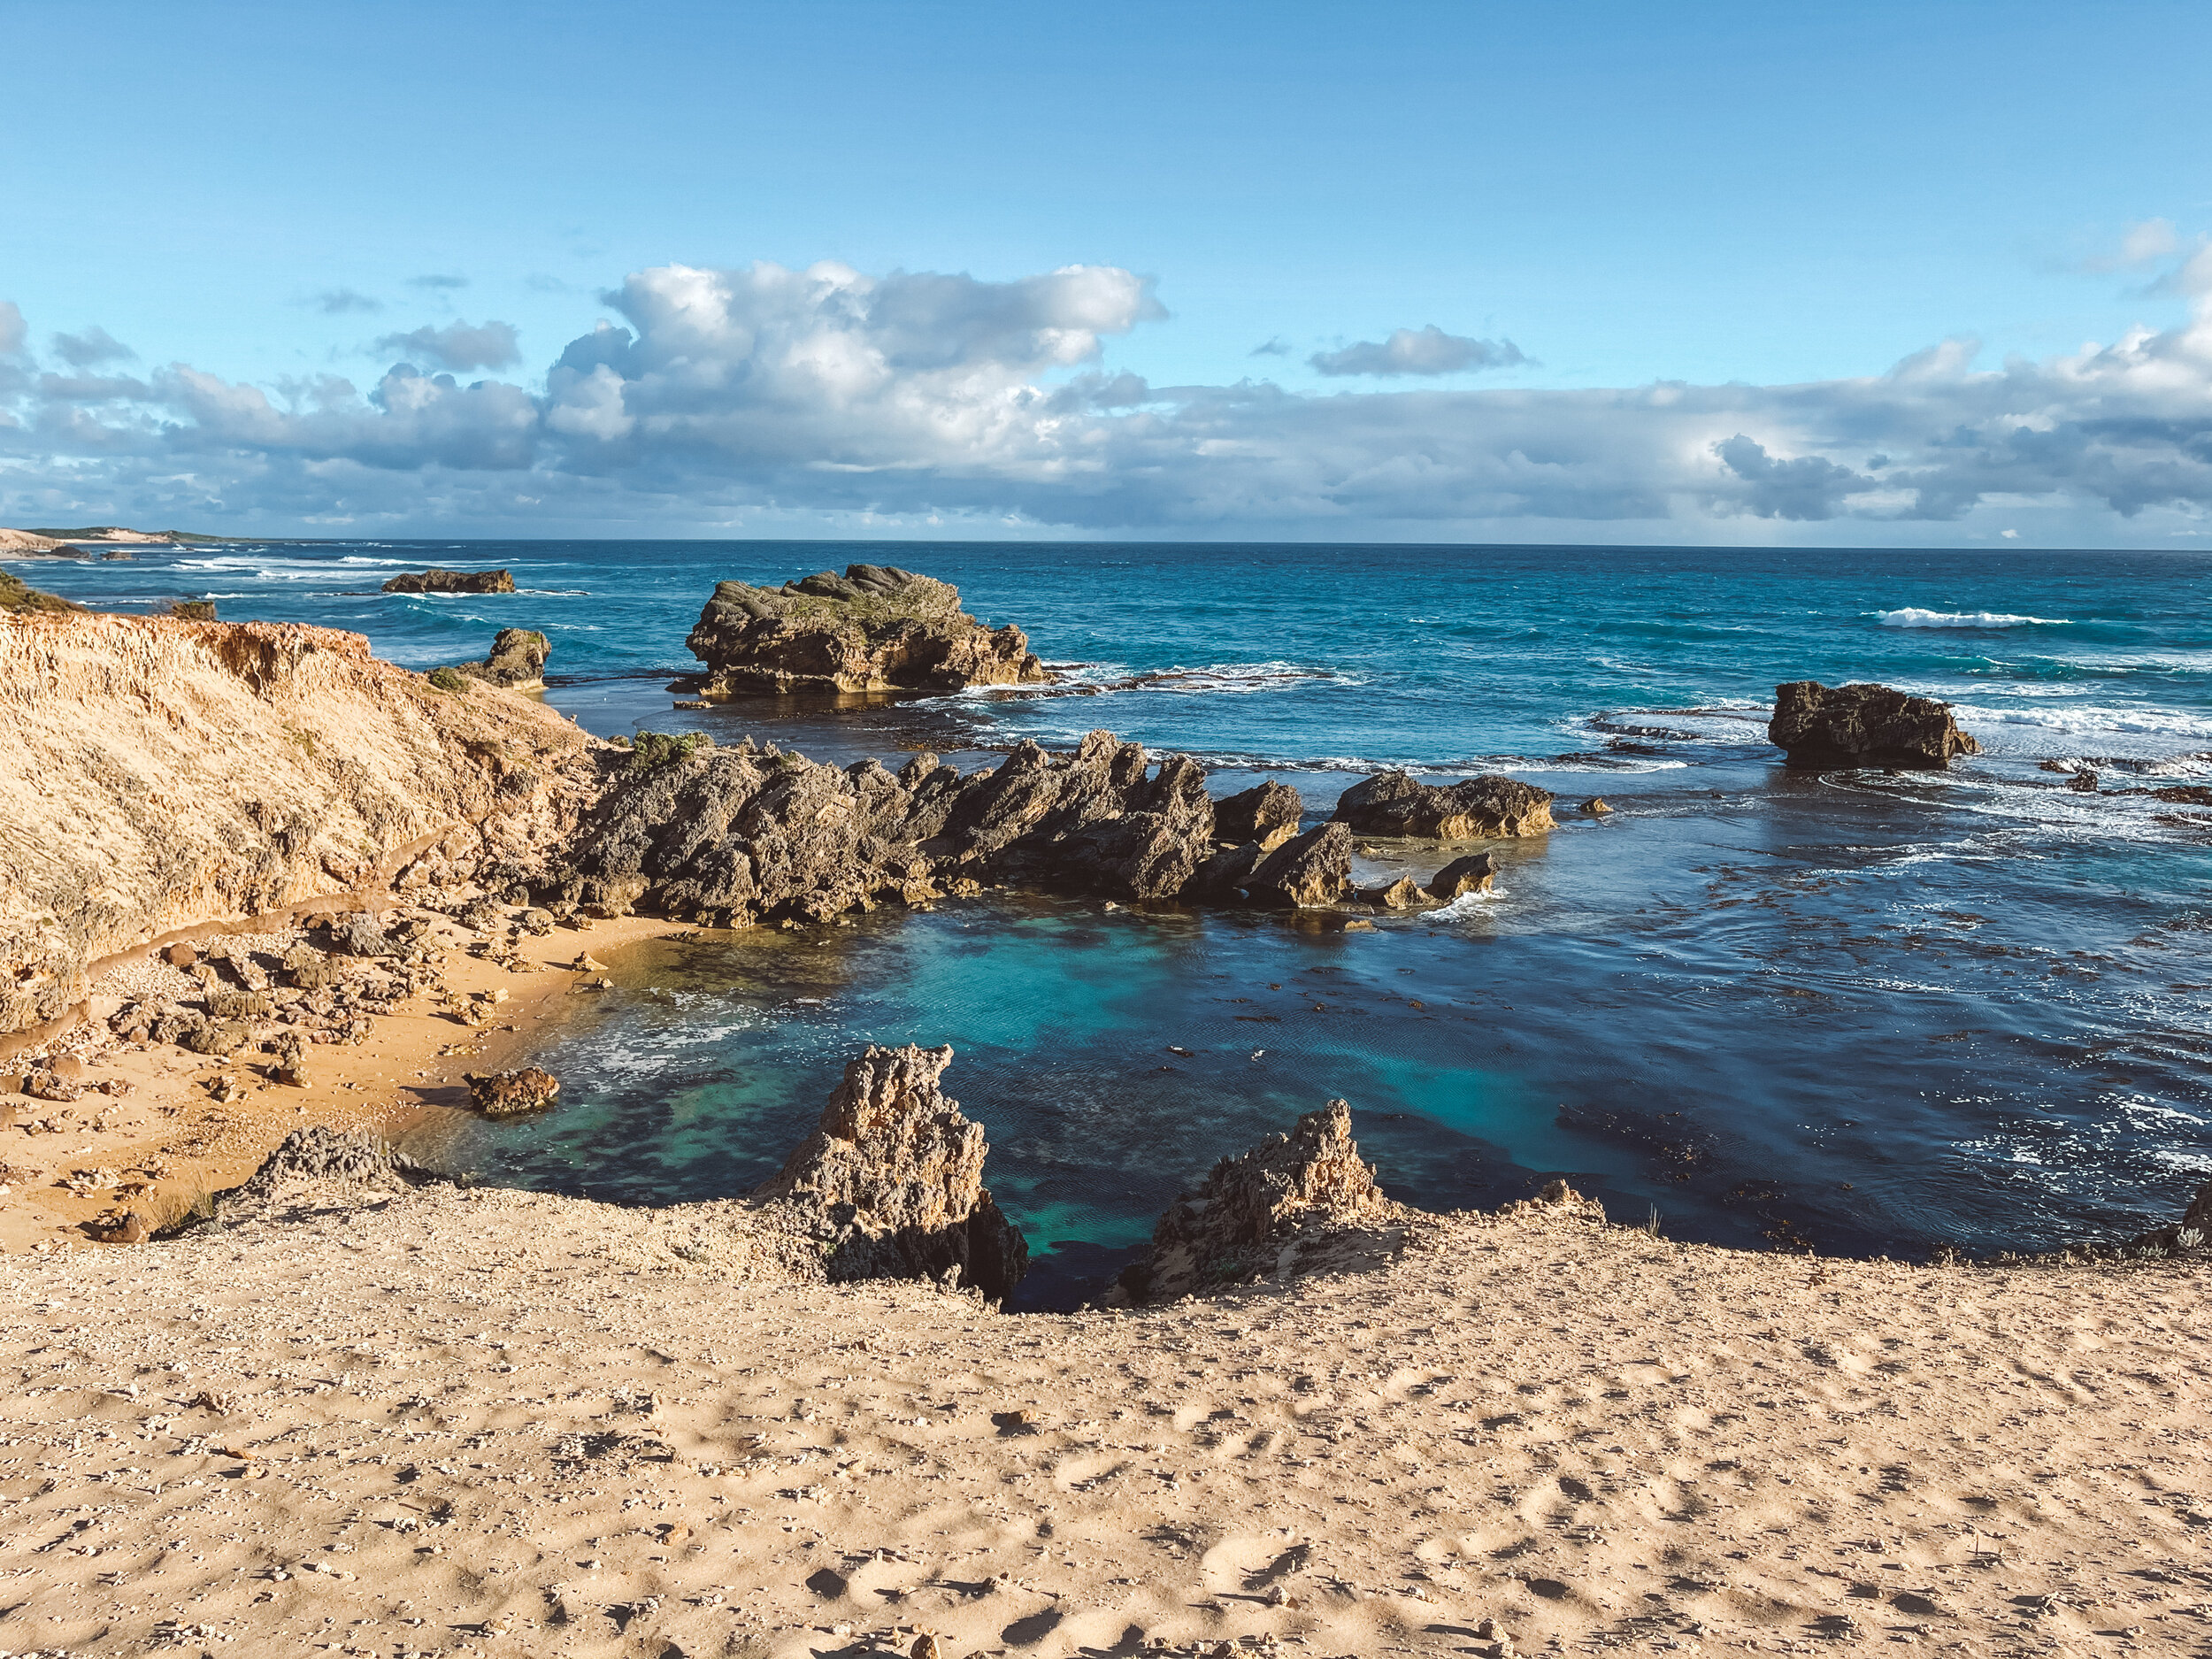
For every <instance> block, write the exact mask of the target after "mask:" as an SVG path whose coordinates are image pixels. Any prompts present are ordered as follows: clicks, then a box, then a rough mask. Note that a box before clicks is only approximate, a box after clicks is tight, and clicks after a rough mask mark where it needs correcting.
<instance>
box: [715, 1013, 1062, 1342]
mask: <svg viewBox="0 0 2212 1659" xmlns="http://www.w3.org/2000/svg"><path fill="white" fill-rule="evenodd" d="M950 1064H952V1049H951V1048H950V1047H949V1046H947V1047H944V1048H919V1047H917V1046H914V1045H911V1044H910V1045H909V1046H907V1047H906V1048H875V1047H873V1046H871V1047H870V1048H869V1049H868V1052H867V1053H865V1054H864V1055H863V1056H860V1058H858V1059H857V1060H855V1061H853V1062H852V1063H851V1064H849V1065H848V1066H846V1068H845V1079H844V1081H843V1082H842V1083H841V1084H839V1085H838V1087H837V1092H836V1093H835V1094H832V1095H831V1096H830V1099H829V1104H828V1105H827V1106H826V1107H825V1108H824V1109H823V1112H822V1121H821V1125H820V1126H819V1127H818V1128H817V1129H816V1130H815V1132H814V1133H813V1134H812V1135H811V1136H810V1137H809V1138H808V1139H807V1141H805V1143H804V1144H803V1145H802V1146H801V1147H800V1148H798V1149H797V1150H796V1151H795V1152H793V1153H792V1155H791V1156H790V1158H789V1160H788V1161H787V1162H786V1164H784V1166H783V1170H782V1172H781V1173H780V1174H778V1175H777V1176H776V1177H775V1178H774V1179H772V1180H769V1181H766V1182H764V1183H763V1184H762V1185H761V1186H760V1187H757V1188H756V1189H755V1190H754V1193H753V1196H754V1197H756V1198H758V1199H764V1200H766V1201H768V1202H773V1203H780V1204H787V1205H792V1206H795V1207H796V1208H798V1209H799V1210H803V1211H806V1212H809V1214H810V1217H811V1218H812V1220H813V1223H814V1227H815V1230H816V1232H817V1233H818V1235H819V1236H820V1237H822V1239H823V1240H824V1259H825V1263H826V1266H827V1268H828V1271H829V1276H830V1278H831V1279H832V1280H833V1281H844V1280H850V1279H937V1280H941V1281H942V1280H949V1279H950V1280H956V1281H957V1282H958V1283H959V1284H961V1285H963V1286H972V1287H974V1288H975V1289H977V1290H979V1291H980V1292H982V1294H984V1295H986V1296H987V1297H989V1298H991V1299H993V1300H994V1301H996V1300H1001V1299H1003V1298H1004V1297H1005V1296H1006V1295H1007V1294H1009V1293H1010V1292H1011V1291H1012V1290H1013V1288H1014V1286H1016V1285H1018V1284H1019V1283H1020V1282H1021V1279H1022V1275H1023V1274H1024V1273H1025V1272H1027V1271H1028V1270H1029V1245H1028V1242H1027V1240H1025V1239H1024V1238H1023V1237H1022V1235H1021V1233H1020V1232H1019V1231H1018V1229H1017V1228H1016V1227H1015V1226H1014V1224H1013V1223H1012V1222H1010V1221H1009V1220H1007V1218H1006V1217H1005V1215H1004V1214H1003V1213H1002V1211H1001V1210H1000V1209H999V1207H998V1205H997V1203H996V1202H995V1201H994V1200H993V1199H992V1197H991V1194H990V1190H989V1188H987V1187H985V1186H984V1185H983V1160H984V1157H985V1155H986V1154H987V1152H988V1151H989V1149H990V1148H988V1147H987V1145H986V1144H985V1141H984V1139H983V1125H980V1124H977V1123H971V1122H970V1121H969V1120H968V1119H967V1118H964V1117H962V1116H961V1113H960V1103H959V1102H957V1101H954V1100H949V1099H948V1098H947V1097H946V1096H945V1095H944V1094H943V1093H942V1092H941V1090H940V1089H939V1088H938V1087H937V1080H938V1079H939V1078H941V1077H942V1076H943V1075H944V1071H945V1068H946V1067H947V1066H949V1065H950Z"/></svg>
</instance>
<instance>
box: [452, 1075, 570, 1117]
mask: <svg viewBox="0 0 2212 1659" xmlns="http://www.w3.org/2000/svg"><path fill="white" fill-rule="evenodd" d="M461 1080H462V1081H463V1082H465V1083H466V1084H467V1085H468V1086H469V1098H470V1099H471V1100H472V1101H473V1102H475V1103H476V1110H479V1111H480V1112H482V1113H483V1114H484V1116H485V1117H487V1118H519V1117H521V1116H522V1114H523V1113H525V1112H541V1111H543V1110H546V1109H547V1108H548V1107H549V1106H551V1105H552V1104H553V1100H554V1097H555V1096H556V1095H557V1094H559V1093H560V1092H561V1085H560V1080H559V1079H557V1078H556V1077H555V1076H554V1075H553V1074H552V1073H551V1072H550V1071H547V1070H546V1069H545V1068H544V1067H543V1066H541V1065H526V1066H523V1067H521V1068H520V1069H519V1070H517V1071H466V1072H464V1073H462V1077H461Z"/></svg>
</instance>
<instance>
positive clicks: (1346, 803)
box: [1336, 772, 1553, 841]
mask: <svg viewBox="0 0 2212 1659" xmlns="http://www.w3.org/2000/svg"><path fill="white" fill-rule="evenodd" d="M1552 798H1553V797H1552V795H1551V794H1550V792H1549V791H1548V790H1544V789H1539V788H1537V787H1535V786H1534V785H1533V784H1526V783H1523V782H1522V781H1521V780H1519V779H1517V778H1507V777H1503V776H1501V775H1499V774H1497V773H1487V774H1485V775H1484V776H1482V777H1479V778H1470V779H1468V780H1465V781H1464V782H1463V783H1455V784H1448V785H1441V786H1440V785H1437V784H1428V783H1420V782H1417V781H1416V780H1415V779H1414V778H1413V777H1412V775H1411V774H1410V773H1408V772H1380V773H1378V774H1377V775H1376V776H1374V777H1372V778H1370V779H1367V780H1365V781H1363V782H1361V783H1356V784H1354V785H1353V786H1352V787H1350V788H1349V789H1347V790H1346V791H1345V792H1344V793H1343V795H1341V796H1340V797H1339V798H1338V801H1337V803H1336V818H1337V820H1338V821H1339V822H1340V823H1342V824H1345V825H1347V826H1349V827H1350V828H1352V829H1353V830H1355V831H1356V832H1357V833H1360V834H1362V835H1418V836H1424V837H1427V838H1429V839H1432V840H1436V841H1470V840H1473V839H1475V838H1477V837H1484V838H1489V837H1510V836H1522V835H1540V834H1542V833H1544V832H1545V831H1546V830H1548V829H1550V828H1552V827H1553V825H1552V816H1551V803H1552Z"/></svg>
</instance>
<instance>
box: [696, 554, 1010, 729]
mask: <svg viewBox="0 0 2212 1659" xmlns="http://www.w3.org/2000/svg"><path fill="white" fill-rule="evenodd" d="M685 642H686V644H687V645H688V646H689V647H690V649H691V654H692V655H693V656H694V657H697V658H699V660H700V661H702V662H703V663H704V664H706V665H707V673H706V677H705V680H704V683H703V685H702V686H701V687H700V695H702V696H703V697H705V698H707V699H709V700H710V701H722V700H725V699H727V698H729V697H733V696H745V695H774V696H788V695H792V694H794V693H799V692H851V691H956V690H958V689H960V688H961V687H964V686H1014V685H1022V684H1027V683H1034V682H1038V681H1041V680H1048V679H1050V678H1051V676H1050V675H1049V674H1048V673H1047V672H1045V670H1044V667H1043V665H1042V664H1041V663H1039V662H1038V660H1037V658H1036V657H1035V655H1034V654H1033V653H1032V652H1031V650H1030V649H1029V641H1028V639H1027V638H1026V636H1025V635H1024V634H1023V633H1022V631H1021V630H1020V629H1019V628H1018V627H1015V626H1012V625H1010V624H1009V625H1008V626H1005V627H1002V628H987V627H985V626H983V625H982V624H981V623H980V622H978V621H977V620H976V619H975V618H973V617H972V616H968V615H966V614H964V612H963V611H961V609H960V590H959V589H958V588H954V587H953V586H952V585H951V584H950V583H949V582H941V581H937V580H933V579H932V578H930V577H927V576H918V575H916V574H915V573H914V572H911V571H902V570H900V569H898V568H897V567H896V566H895V565H847V566H846V567H845V573H844V575H842V576H839V575H837V574H835V573H834V572H830V571H822V572H818V573H817V574H815V575H812V576H809V577H807V578H806V579H805V580H802V581H796V582H786V583H784V584H783V586H782V587H780V588H753V587H749V586H748V585H747V584H745V583H743V582H739V581H726V582H721V583H718V584H717V585H716V588H715V590H714V596H713V597H712V598H710V599H709V600H708V601H707V604H706V609H705V610H703V611H701V612H700V613H699V622H698V626H695V627H694V628H693V629H692V630H691V635H690V638H689V639H688V640H687V641H685Z"/></svg>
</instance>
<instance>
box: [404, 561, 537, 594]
mask: <svg viewBox="0 0 2212 1659" xmlns="http://www.w3.org/2000/svg"><path fill="white" fill-rule="evenodd" d="M514 590H515V579H514V578H513V577H512V576H511V575H510V574H509V573H508V572H505V571H448V570H439V569H437V568H436V567H435V566H433V567H432V568H431V569H429V570H426V571H402V572H400V573H399V574H398V575H396V576H395V577H393V578H392V579H391V580H389V581H388V582H386V583H385V584H384V591H385V592H386V593H388V594H511V593H512V592H514Z"/></svg>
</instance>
